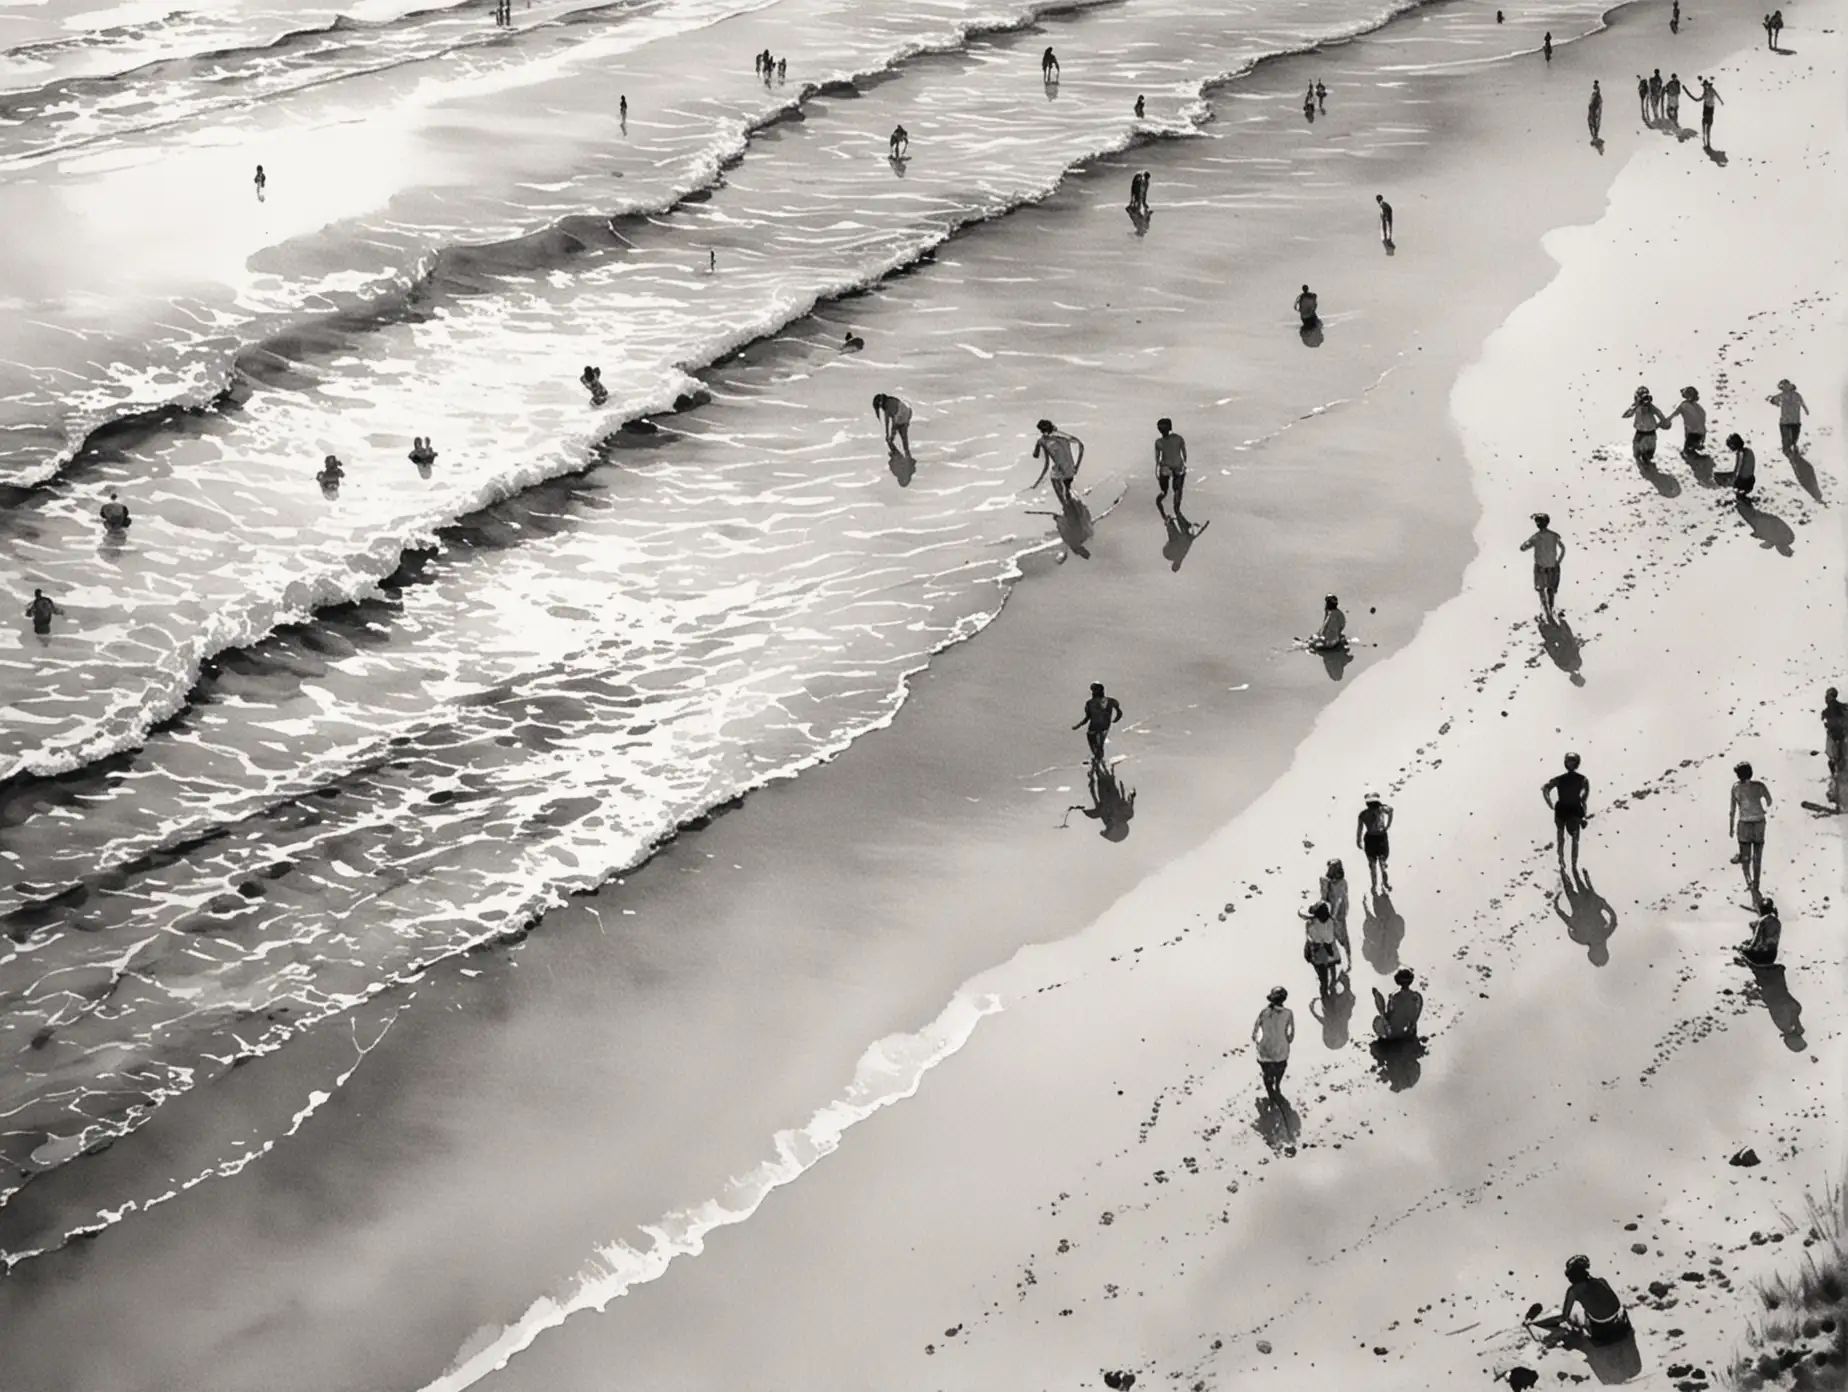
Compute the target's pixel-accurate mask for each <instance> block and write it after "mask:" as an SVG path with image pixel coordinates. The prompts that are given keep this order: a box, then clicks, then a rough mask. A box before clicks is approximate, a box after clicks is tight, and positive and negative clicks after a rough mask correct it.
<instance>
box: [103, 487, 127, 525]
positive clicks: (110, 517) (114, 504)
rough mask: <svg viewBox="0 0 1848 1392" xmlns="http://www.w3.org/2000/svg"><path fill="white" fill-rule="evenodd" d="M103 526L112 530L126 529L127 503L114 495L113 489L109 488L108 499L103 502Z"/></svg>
mask: <svg viewBox="0 0 1848 1392" xmlns="http://www.w3.org/2000/svg"><path fill="white" fill-rule="evenodd" d="M102 514H103V526H104V527H106V528H107V529H108V530H110V531H112V532H122V531H127V530H128V521H129V519H128V504H127V503H125V502H123V501H121V499H119V498H117V497H116V491H115V489H113V488H112V489H110V490H109V501H108V502H106V503H104V504H103V507H102Z"/></svg>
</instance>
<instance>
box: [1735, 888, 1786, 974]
mask: <svg viewBox="0 0 1848 1392" xmlns="http://www.w3.org/2000/svg"><path fill="white" fill-rule="evenodd" d="M1783 938H1784V924H1783V920H1781V919H1780V918H1778V916H1777V904H1776V902H1775V901H1773V900H1770V899H1766V900H1765V901H1764V902H1763V903H1761V904H1760V905H1759V906H1758V912H1757V914H1755V915H1754V916H1753V918H1752V936H1751V937H1750V938H1748V939H1747V940H1746V941H1744V942H1742V943H1739V944H1738V945H1737V946H1735V947H1734V948H1733V951H1735V952H1737V953H1738V954H1739V961H1740V962H1741V963H1742V964H1744V965H1745V966H1748V967H1773V966H1776V965H1777V949H1778V944H1779V943H1781V942H1782V941H1783Z"/></svg>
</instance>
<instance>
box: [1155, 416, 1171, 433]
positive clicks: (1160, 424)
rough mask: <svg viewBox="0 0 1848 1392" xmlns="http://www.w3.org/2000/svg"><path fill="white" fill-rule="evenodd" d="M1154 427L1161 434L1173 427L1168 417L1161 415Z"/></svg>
mask: <svg viewBox="0 0 1848 1392" xmlns="http://www.w3.org/2000/svg"><path fill="white" fill-rule="evenodd" d="M1155 429H1156V430H1157V431H1159V432H1160V433H1161V434H1163V435H1166V434H1167V433H1168V432H1169V431H1170V430H1173V429H1174V422H1173V421H1171V420H1169V419H1168V417H1166V416H1163V417H1162V418H1161V419H1160V420H1158V421H1156V422H1155Z"/></svg>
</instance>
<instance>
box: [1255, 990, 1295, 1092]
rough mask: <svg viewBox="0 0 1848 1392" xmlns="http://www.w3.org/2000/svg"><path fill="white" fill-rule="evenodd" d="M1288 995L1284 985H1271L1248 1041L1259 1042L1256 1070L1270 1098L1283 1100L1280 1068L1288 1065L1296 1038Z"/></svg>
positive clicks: (1282, 1068)
mask: <svg viewBox="0 0 1848 1392" xmlns="http://www.w3.org/2000/svg"><path fill="white" fill-rule="evenodd" d="M1289 998H1290V993H1289V992H1288V991H1286V990H1284V989H1283V987H1281V986H1273V987H1272V988H1271V991H1270V997H1269V1000H1270V1004H1268V1005H1266V1006H1265V1007H1264V1009H1262V1010H1260V1011H1259V1012H1258V1018H1257V1021H1256V1022H1255V1023H1254V1024H1253V1025H1252V1027H1251V1042H1252V1043H1253V1044H1255V1045H1257V1046H1258V1073H1259V1075H1260V1076H1261V1077H1262V1078H1263V1079H1264V1092H1265V1095H1266V1096H1268V1097H1269V1098H1270V1099H1271V1101H1273V1102H1281V1101H1283V1071H1284V1069H1286V1068H1288V1067H1289V1066H1290V1044H1291V1042H1292V1041H1293V1040H1294V1039H1295V1038H1296V1017H1295V1016H1294V1015H1292V1014H1291V1013H1290V1011H1289V1009H1288V1008H1287V1007H1285V1005H1284V1002H1285V1001H1286V1000H1288V999H1289Z"/></svg>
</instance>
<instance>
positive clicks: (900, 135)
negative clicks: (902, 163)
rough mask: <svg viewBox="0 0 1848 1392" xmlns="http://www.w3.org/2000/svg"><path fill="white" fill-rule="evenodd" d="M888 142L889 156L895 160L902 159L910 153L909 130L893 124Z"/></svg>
mask: <svg viewBox="0 0 1848 1392" xmlns="http://www.w3.org/2000/svg"><path fill="white" fill-rule="evenodd" d="M888 143H889V144H890V146H891V149H892V153H891V155H890V156H889V158H891V159H895V160H897V159H904V158H905V156H907V155H909V154H910V153H911V132H909V131H907V130H906V129H905V128H904V127H903V126H893V127H892V138H891V140H890V141H889V142H888Z"/></svg>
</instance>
